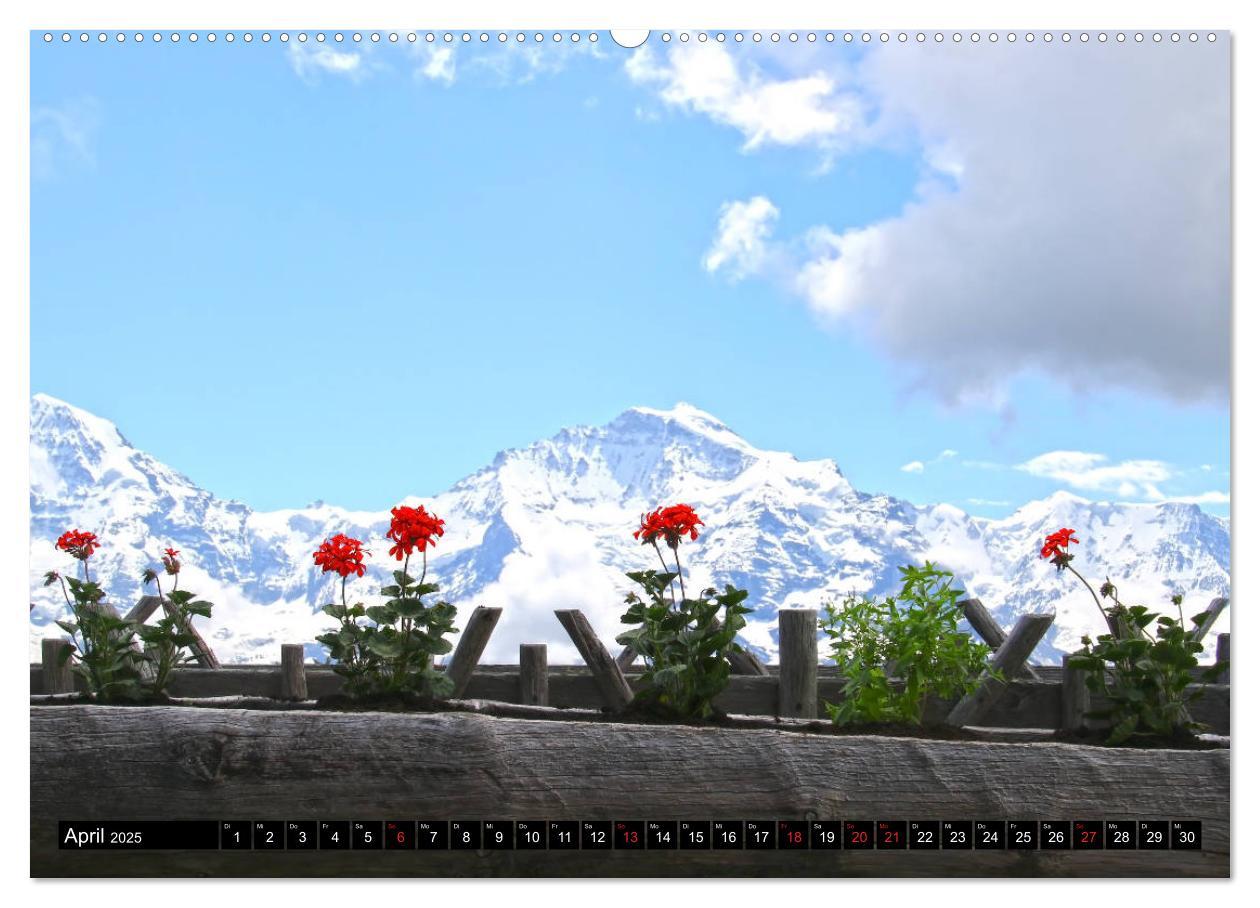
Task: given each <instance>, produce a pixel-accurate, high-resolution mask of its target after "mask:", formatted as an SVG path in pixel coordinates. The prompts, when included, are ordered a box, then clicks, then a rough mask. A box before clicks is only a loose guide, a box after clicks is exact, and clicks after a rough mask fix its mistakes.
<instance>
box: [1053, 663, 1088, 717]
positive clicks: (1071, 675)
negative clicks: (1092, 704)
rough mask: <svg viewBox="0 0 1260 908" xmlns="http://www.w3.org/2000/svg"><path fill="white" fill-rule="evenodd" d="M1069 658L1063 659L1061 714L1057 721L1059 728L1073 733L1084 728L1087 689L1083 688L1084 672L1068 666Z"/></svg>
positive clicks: (1086, 709)
mask: <svg viewBox="0 0 1260 908" xmlns="http://www.w3.org/2000/svg"><path fill="white" fill-rule="evenodd" d="M1071 658H1072V657H1071V656H1064V657H1063V682H1062V685H1063V686H1062V695H1063V714H1062V716H1061V717H1060V719H1059V728H1060V729H1062V730H1063V731H1066V732H1072V733H1074V732H1079V731H1082V730H1084V728H1085V713H1086V712H1087V711H1088V710H1089V688H1088V687H1086V686H1085V672H1084V671H1082V670H1081V669H1079V668H1072V667H1070V666H1069V665H1068V660H1069V659H1071Z"/></svg>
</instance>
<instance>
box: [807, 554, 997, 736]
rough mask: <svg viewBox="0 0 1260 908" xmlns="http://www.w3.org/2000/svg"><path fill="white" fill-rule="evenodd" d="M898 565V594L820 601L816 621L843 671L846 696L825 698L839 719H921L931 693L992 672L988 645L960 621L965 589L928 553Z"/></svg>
mask: <svg viewBox="0 0 1260 908" xmlns="http://www.w3.org/2000/svg"><path fill="white" fill-rule="evenodd" d="M900 571H901V577H902V585H901V590H900V591H899V592H898V593H897V595H896V596H887V597H885V598H884V599H882V600H877V599H872V598H868V597H859V596H849V597H847V598H846V599H845V600H844V602H843V603H842V604H841V605H840V606H838V607H837V606H835V605H833V604H831V603H827V604H826V605H825V606H824V607H823V618H822V620H821V622H820V625H821V627H822V630H823V633H824V634H826V636H827V638H828V640H829V641H830V655H831V658H832V659H834V660H835V663H836V666H837V668H839V670H840V676H841V677H842V678H843V679H844V688H843V691H844V698H843V699H842V700H841V701H840V702H839V703H824V704H823V705H824V706H825V707H826V709H827V714H828V715H829V716H830V717H831V719H832V721H833V722H835V723H836V724H837V725H845V724H851V723H869V722H906V723H912V724H916V725H917V724H921V723H922V721H923V711H924V707H925V706H926V704H927V702H928V698H929V697H931V696H936V697H940V698H943V699H953V698H955V697H959V696H962V695H964V694H968V693H971V692H972V691H974V690H975V689H976V688H977V687H978V686H979V685H980V683H981V681H982V680H984V678H985V677H987V676H993V675H994V672H993V669H992V668H991V667H990V666H989V661H988V660H989V648H988V647H987V646H985V645H984V644H982V643H978V642H977V641H975V640H973V639H972V637H971V635H970V634H969V633H967V631H966V630H964V629H962V628H961V627H960V625H961V622H962V619H963V609H962V604H961V602H960V600H961V598H962V596H963V592H962V590H958V589H955V588H954V585H953V583H954V575H953V574H951V573H950V572H949V571H945V570H942V569H941V568H939V567H937V566H936V565H934V564H932V562H930V561H929V562H927V563H926V564H925V565H924V566H923V567H916V566H914V565H907V566H905V567H902V568H900ZM894 676H895V678H896V680H894Z"/></svg>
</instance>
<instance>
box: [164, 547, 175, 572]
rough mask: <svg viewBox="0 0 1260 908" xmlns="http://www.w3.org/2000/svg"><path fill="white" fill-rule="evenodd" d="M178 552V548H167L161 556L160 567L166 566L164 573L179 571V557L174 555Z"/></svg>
mask: <svg viewBox="0 0 1260 908" xmlns="http://www.w3.org/2000/svg"><path fill="white" fill-rule="evenodd" d="M178 554H179V550H178V549H167V550H166V553H165V554H164V555H163V556H162V567H164V568H166V573H168V574H178V573H179V559H178V558H177V557H176V556H177V555H178Z"/></svg>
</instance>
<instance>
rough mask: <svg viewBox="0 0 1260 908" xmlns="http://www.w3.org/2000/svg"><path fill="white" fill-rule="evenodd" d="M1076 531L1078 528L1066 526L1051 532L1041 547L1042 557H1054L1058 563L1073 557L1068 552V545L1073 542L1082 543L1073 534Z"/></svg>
mask: <svg viewBox="0 0 1260 908" xmlns="http://www.w3.org/2000/svg"><path fill="white" fill-rule="evenodd" d="M1075 532H1076V530H1069V529H1068V528H1067V527H1064V528H1063V529H1061V530H1059V531H1058V532H1056V533H1051V534H1050V535H1049V536H1047V537H1046V541H1045V544H1044V545H1043V546H1042V547H1041V557H1042V558H1050V559H1053V560H1054V561H1055V562H1056V563H1057V562H1059V561H1066V560H1067V559H1069V558H1071V557H1072V556H1071V555H1069V554H1068V550H1067V548H1068V546H1069V545H1071V544H1072V543H1076V544H1077V545H1079V544H1080V540H1079V539H1077V538H1076V537H1075V536H1074V535H1073V534H1074V533H1075Z"/></svg>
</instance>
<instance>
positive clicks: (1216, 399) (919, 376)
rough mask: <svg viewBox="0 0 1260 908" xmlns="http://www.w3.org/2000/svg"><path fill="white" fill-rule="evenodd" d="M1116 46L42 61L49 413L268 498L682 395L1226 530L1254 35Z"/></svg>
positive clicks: (856, 467)
mask: <svg viewBox="0 0 1260 908" xmlns="http://www.w3.org/2000/svg"><path fill="white" fill-rule="evenodd" d="M329 34H330V35H331V33H329ZM1101 50H1102V49H1101V48H1079V47H1078V48H1068V49H1064V48H1056V49H1053V51H1054V52H1052V50H1050V49H1045V48H1037V47H1033V48H1024V47H1019V46H1016V47H1010V48H1007V47H1002V46H998V47H994V48H980V49H971V48H966V47H964V48H949V47H944V48H932V47H923V48H916V47H901V48H898V47H884V48H874V49H870V50H868V49H865V48H857V47H846V46H844V45H843V44H842V43H839V44H833V45H825V44H823V43H822V42H819V43H817V44H815V45H812V46H806V45H805V43H804V42H803V41H802V42H801V43H800V44H799V45H796V46H792V47H788V46H786V45H785V46H781V47H769V46H765V47H753V46H751V44H750V43H746V44H743V45H736V44H735V43H734V42H732V41H728V42H726V43H725V44H722V45H719V44H718V43H717V42H716V41H713V40H710V41H709V42H706V43H705V44H703V45H702V44H700V43H699V42H698V41H696V40H695V39H692V40H691V41H690V42H689V43H688V44H686V45H684V44H682V43H681V42H679V41H678V40H677V38H675V39H674V40H673V41H672V42H671V43H669V44H665V43H662V42H660V41H659V40H658V39H654V40H653V41H651V42H649V44H648V45H646V46H645V47H644V48H641V49H640V50H638V51H631V50H627V49H623V48H620V47H617V46H615V45H613V43H612V42H611V41H610V40H609V39H608V36H607V35H606V34H603V35H601V40H600V41H599V42H597V43H596V44H595V45H594V46H593V48H592V45H591V44H590V43H589V42H585V41H584V42H581V43H580V44H579V45H576V46H575V45H573V44H571V43H570V42H568V41H567V40H566V41H564V42H561V43H560V44H559V45H557V44H554V43H552V42H550V41H545V42H543V44H542V45H534V44H533V43H532V41H528V40H527V42H526V43H525V45H524V46H523V47H516V46H515V42H514V40H511V39H509V41H508V42H507V43H506V44H505V45H502V46H500V45H499V44H498V43H497V42H496V41H495V40H494V39H493V38H492V39H491V41H490V42H488V44H486V45H479V44H478V42H477V41H476V39H475V38H474V40H473V42H471V43H470V44H463V43H462V42H459V41H458V40H456V42H454V43H453V44H452V45H444V44H443V43H442V42H441V40H440V36H439V41H438V42H437V44H435V45H428V44H426V42H425V41H424V39H423V36H422V37H421V38H420V40H419V41H418V42H416V44H414V45H412V44H409V43H408V42H407V41H406V39H405V37H404V38H403V39H402V40H400V42H399V43H398V44H397V45H389V44H388V43H382V44H381V45H379V46H372V45H370V44H369V43H368V42H364V43H361V44H357V45H356V44H353V43H352V42H350V41H349V40H347V41H344V42H343V43H342V44H340V45H334V44H333V43H332V42H331V41H329V42H328V43H326V44H325V45H324V46H322V47H318V48H317V47H316V45H315V44H314V42H313V41H312V42H311V43H310V44H309V45H308V46H307V48H306V49H304V50H296V49H295V48H294V47H293V46H288V47H285V46H281V45H280V42H279V41H273V42H271V43H270V44H266V45H264V44H263V43H262V42H261V41H258V40H255V41H254V42H253V43H252V44H250V45H246V44H244V43H243V42H242V41H240V40H239V39H238V40H237V41H236V42H235V43H233V44H231V45H229V44H227V43H226V42H225V41H223V40H222V39H220V40H219V41H218V42H216V43H215V44H210V43H208V42H206V41H205V40H202V41H201V42H199V43H198V44H195V45H192V44H189V43H188V42H187V41H184V42H182V43H181V44H180V45H178V46H175V45H172V44H171V43H170V42H169V41H167V42H164V43H162V44H161V45H156V44H154V43H153V42H152V41H146V42H145V43H143V44H139V45H137V44H135V43H134V42H130V41H129V42H127V43H126V44H123V45H118V44H116V43H114V42H112V41H111V42H109V43H107V44H105V45H103V46H101V45H98V44H97V42H96V41H95V40H94V39H93V40H92V41H90V42H88V43H87V44H81V43H80V42H78V41H77V40H74V41H72V42H70V43H68V44H62V43H61V42H60V41H55V42H54V43H53V44H51V45H45V44H44V42H43V41H42V40H41V39H40V38H39V37H38V36H33V38H32V77H31V105H32V159H31V160H32V182H31V231H32V233H31V278H32V279H31V289H32V304H31V387H32V390H33V391H37V392H39V391H42V392H45V393H48V394H52V395H54V396H56V397H60V398H63V399H65V400H67V401H70V402H71V403H74V404H76V405H78V406H81V407H84V408H86V409H88V410H91V411H93V412H95V413H98V414H100V415H102V416H105V417H108V418H110V419H112V420H114V421H115V422H116V423H117V424H118V425H119V427H120V428H121V429H122V431H123V432H124V434H125V435H127V437H128V438H129V439H130V440H131V441H132V442H133V443H134V444H135V445H137V446H138V447H141V448H143V449H145V450H147V451H149V452H151V453H152V454H154V455H155V456H156V457H158V458H159V459H161V460H163V461H165V462H167V463H169V464H171V465H172V466H174V467H176V468H177V469H179V470H181V471H182V472H184V473H186V474H188V475H189V476H190V477H192V478H193V479H194V481H196V482H197V483H199V484H200V485H202V486H203V487H205V488H207V489H210V490H211V491H213V492H214V493H216V494H218V495H221V496H225V497H233V498H238V499H241V500H243V501H246V502H248V503H249V504H251V505H252V506H254V507H257V508H276V507H296V506H301V505H303V504H305V503H307V502H310V501H312V500H314V499H316V498H322V499H324V500H326V501H330V502H336V503H338V504H343V505H346V506H351V507H363V508H383V507H387V506H388V505H390V504H391V503H393V502H394V501H396V500H397V499H399V498H401V497H403V496H404V495H408V494H431V493H435V492H437V491H440V490H442V489H444V488H446V487H448V486H449V485H451V484H452V483H453V482H455V481H456V480H458V479H459V478H461V477H462V476H464V475H467V474H468V473H470V472H472V471H474V470H475V469H477V468H479V467H481V466H483V465H485V464H486V463H488V462H489V461H490V460H491V458H492V457H493V456H494V454H495V453H496V452H497V451H498V450H500V449H503V448H506V447H512V446H517V445H522V444H526V443H528V442H530V441H532V440H535V439H537V438H540V437H543V436H546V435H549V434H551V433H553V432H555V431H556V430H558V429H559V428H561V427H563V426H567V425H573V424H578V423H588V424H598V423H602V422H606V421H607V420H609V419H611V418H612V417H613V416H615V415H616V414H617V413H619V412H620V411H622V410H624V409H626V408H627V407H630V406H634V405H646V406H654V407H669V406H671V405H673V404H674V403H675V402H677V401H682V400H685V401H688V402H690V403H692V404H695V405H696V406H699V407H701V408H703V409H706V410H708V411H710V412H712V413H713V414H715V415H716V416H718V417H719V418H720V419H722V420H723V421H725V422H726V423H727V424H728V425H730V426H731V427H732V428H733V429H735V430H736V431H737V432H739V433H741V434H742V435H744V436H745V437H746V438H747V439H748V440H749V441H751V442H752V443H754V444H756V445H758V446H761V447H766V448H773V449H781V450H790V451H792V452H793V453H794V454H796V455H797V456H799V457H802V458H817V457H830V458H833V459H834V460H836V462H837V463H838V464H839V465H840V467H841V469H842V470H844V471H845V473H846V474H847V475H848V476H849V477H850V478H851V479H852V480H853V482H854V483H855V484H856V485H857V486H858V487H859V488H861V489H865V490H869V491H881V492H888V493H891V494H895V495H898V496H902V497H905V498H908V499H911V500H913V501H916V502H920V503H926V502H933V501H948V502H952V503H954V504H957V505H958V506H960V507H962V508H964V509H966V510H968V511H971V512H973V513H977V514H981V515H986V516H999V515H1003V514H1006V513H1009V512H1010V511H1012V510H1013V509H1014V508H1015V507H1017V506H1018V505H1020V504H1022V503H1024V502H1025V501H1027V500H1029V499H1031V498H1037V497H1042V496H1044V495H1046V494H1049V493H1050V492H1051V491H1054V490H1056V489H1059V488H1067V489H1070V490H1072V491H1075V492H1077V493H1078V494H1082V495H1085V496H1086V497H1092V498H1101V499H1109V500H1126V501H1159V500H1169V499H1183V500H1194V501H1198V502H1200V503H1202V504H1203V506H1204V507H1206V508H1208V509H1209V510H1211V511H1212V512H1213V513H1218V514H1227V513H1228V491H1229V469H1230V464H1229V420H1228V326H1229V299H1228V288H1229V248H1228V242H1229V239H1228V237H1229V234H1228V230H1229V227H1228V202H1227V200H1228V178H1229V172H1228V160H1229V158H1228V48H1227V47H1225V46H1220V47H1214V48H1208V47H1206V46H1203V47H1195V48H1191V47H1189V46H1186V47H1182V48H1178V49H1177V51H1176V53H1175V54H1172V53H1171V51H1172V49H1171V48H1169V49H1168V50H1169V51H1170V54H1166V55H1165V56H1164V57H1162V58H1156V57H1154V56H1152V55H1151V54H1149V53H1146V54H1145V56H1144V55H1143V52H1145V51H1146V50H1148V49H1145V48H1143V49H1137V48H1125V49H1123V51H1122V49H1121V48H1119V47H1110V48H1106V51H1107V53H1101ZM981 51H984V52H985V54H987V56H986V55H985V54H982V53H981ZM1055 52H1057V53H1055ZM1091 105H1094V107H1091ZM1117 110H1121V111H1124V112H1125V113H1123V114H1121V115H1116V114H1115V113H1114V112H1115V111H1117ZM1094 114H1098V115H1097V116H1094ZM1169 123H1173V124H1180V125H1178V126H1174V127H1170V126H1169V125H1168V124H1169ZM1156 190H1158V191H1156ZM1222 352H1223V356H1222Z"/></svg>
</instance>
